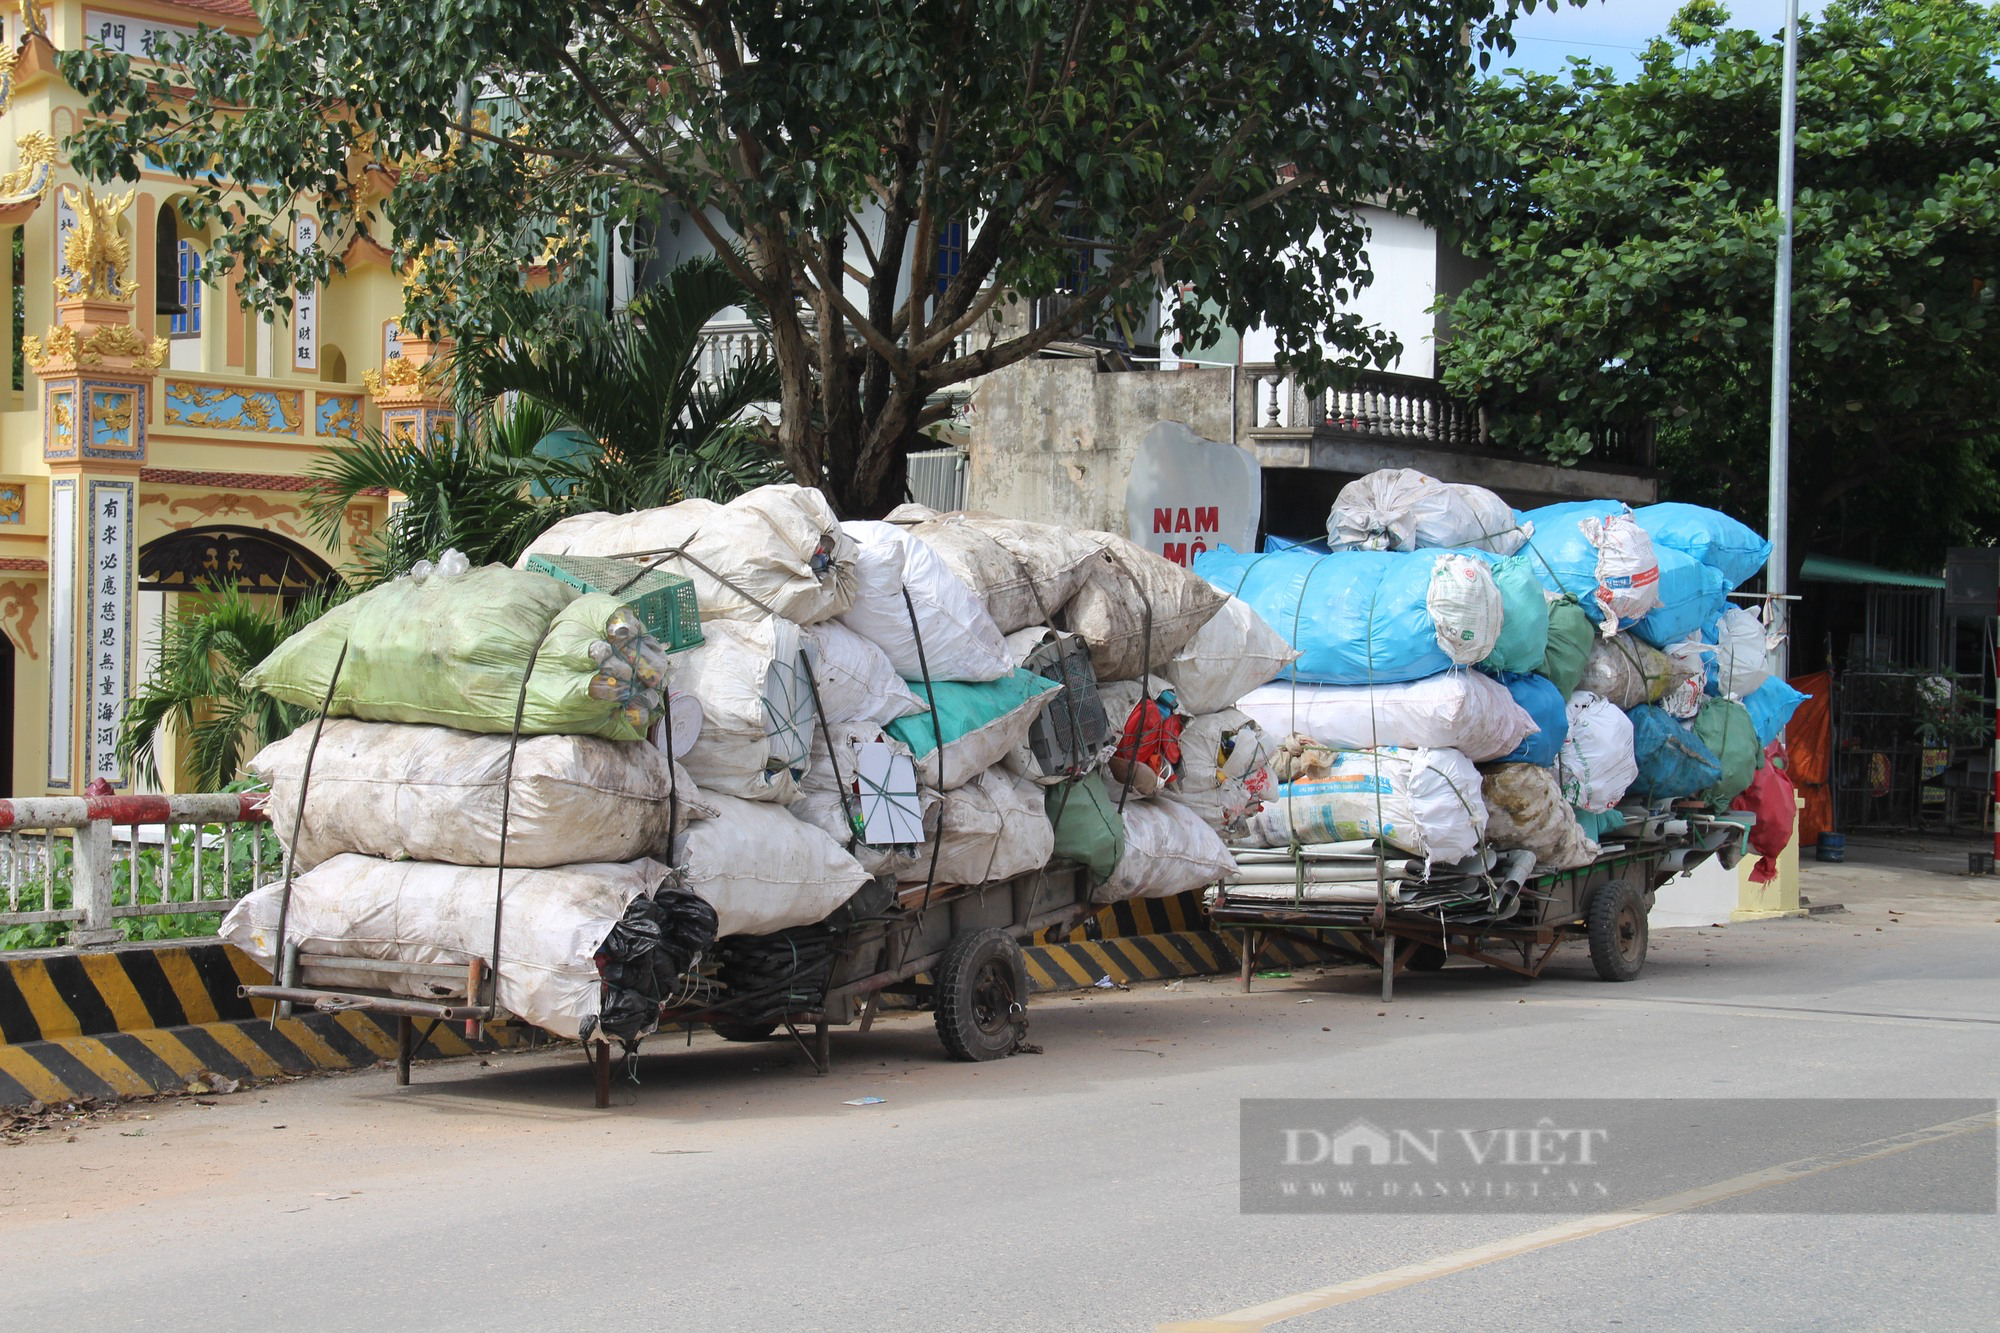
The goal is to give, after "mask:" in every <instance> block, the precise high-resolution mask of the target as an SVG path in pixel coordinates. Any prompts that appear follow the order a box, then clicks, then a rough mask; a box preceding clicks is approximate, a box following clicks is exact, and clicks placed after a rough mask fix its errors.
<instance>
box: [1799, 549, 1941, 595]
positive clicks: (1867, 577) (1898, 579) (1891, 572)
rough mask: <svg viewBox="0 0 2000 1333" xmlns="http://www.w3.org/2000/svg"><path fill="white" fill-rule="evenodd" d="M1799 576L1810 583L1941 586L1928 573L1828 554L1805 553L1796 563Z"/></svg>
mask: <svg viewBox="0 0 2000 1333" xmlns="http://www.w3.org/2000/svg"><path fill="white" fill-rule="evenodd" d="M1799 577H1800V578H1801V579H1809V580H1811V581H1812V582H1814V583H1873V584H1877V585H1880V586H1883V587H1890V588H1937V589H1939V590H1940V591H1942V590H1943V588H1944V580H1943V579H1940V578H1933V577H1931V576H1930V575H1928V574H1905V573H1904V572H1903V571H1902V570H1900V569H1883V568H1882V567H1881V566H1880V565H1864V564H1862V563H1861V562H1860V561H1859V560H1837V559H1835V558H1834V557H1833V556H1830V555H1809V556H1807V557H1806V562H1805V563H1804V564H1803V565H1801V566H1799Z"/></svg>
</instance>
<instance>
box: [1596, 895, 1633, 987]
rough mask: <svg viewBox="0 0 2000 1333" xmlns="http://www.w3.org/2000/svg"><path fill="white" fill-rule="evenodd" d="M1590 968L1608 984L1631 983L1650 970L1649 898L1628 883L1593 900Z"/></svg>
mask: <svg viewBox="0 0 2000 1333" xmlns="http://www.w3.org/2000/svg"><path fill="white" fill-rule="evenodd" d="M1587 920H1588V923H1589V926H1590V964H1591V966H1592V967H1594V968H1596V969H1597V975H1598V976H1599V977H1601V978H1602V979H1604V980H1605V981H1630V980H1632V978H1634V977H1636V976H1638V975H1639V973H1640V972H1642V971H1643V970H1644V969H1645V966H1646V938H1647V928H1646V896H1645V895H1644V894H1642V893H1640V892H1639V890H1638V889H1637V888H1636V887H1635V886H1634V885H1632V884H1630V883H1628V882H1626V881H1625V880H1622V879H1621V880H1617V881H1615V882H1613V883H1610V884H1607V885H1605V886H1604V887H1603V888H1601V889H1599V890H1598V891H1597V895H1596V896H1595V897H1593V898H1592V899H1591V900H1590V915H1589V917H1588V918H1587Z"/></svg>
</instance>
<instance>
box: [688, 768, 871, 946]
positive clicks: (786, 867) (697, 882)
mask: <svg viewBox="0 0 2000 1333" xmlns="http://www.w3.org/2000/svg"><path fill="white" fill-rule="evenodd" d="M715 804H716V807H717V814H716V816H715V818H714V819H704V820H702V821H701V822H700V823H698V824H695V825H694V826H692V827H691V828H689V830H688V831H687V832H686V833H684V834H682V835H681V837H680V839H679V841H678V842H677V843H676V844H675V853H674V860H675V862H676V863H677V864H679V865H680V866H681V867H682V868H683V870H684V871H685V872H686V877H687V881H686V887H687V888H688V889H689V890H690V891H692V892H694V893H698V894H700V895H701V896H702V897H703V898H704V899H706V900H707V902H708V905H709V906H710V907H713V908H714V909H715V915H716V919H717V921H718V922H719V923H720V924H719V925H718V927H717V929H716V933H717V934H718V935H768V934H770V933H771V932H772V931H776V930H785V929H788V928H789V927H792V926H807V925H811V924H812V923H813V922H815V921H823V920H825V919H826V916H827V914H828V913H830V912H832V911H833V909H834V908H836V907H838V906H840V905H841V904H842V903H844V902H846V901H847V900H848V899H849V898H851V897H853V896H854V893H855V891H856V890H857V889H859V888H860V887H861V886H862V885H863V884H866V883H867V882H868V881H869V880H870V879H871V878H873V877H872V876H871V875H869V873H868V872H867V871H866V870H863V869H862V868H861V864H860V862H858V861H856V860H855V859H854V858H853V857H852V856H849V855H848V854H847V852H846V851H845V850H844V849H843V848H842V847H841V845H840V844H839V843H838V842H836V841H834V839H833V838H831V837H830V836H828V835H827V834H826V833H824V832H822V831H821V830H819V829H817V828H814V827H813V826H812V825H811V824H807V823H803V822H801V821H800V820H797V819H794V818H792V815H791V812H790V811H789V810H786V809H784V808H782V807H780V806H775V805H770V804H768V803H766V802H762V801H739V800H737V799H736V798H735V797H732V796H720V797H717V798H715Z"/></svg>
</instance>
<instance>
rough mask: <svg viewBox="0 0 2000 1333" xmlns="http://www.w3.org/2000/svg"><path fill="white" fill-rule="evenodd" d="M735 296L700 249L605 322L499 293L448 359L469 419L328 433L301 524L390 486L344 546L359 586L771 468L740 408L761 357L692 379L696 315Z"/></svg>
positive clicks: (697, 372) (753, 396) (727, 494)
mask: <svg viewBox="0 0 2000 1333" xmlns="http://www.w3.org/2000/svg"><path fill="white" fill-rule="evenodd" d="M744 299H745V298H744V294H743V289H742V286H741V285H740V284H738V283H737V281H736V279H735V278H734V277H733V276H732V275H731V274H730V273H729V271H728V269H727V268H725V267H724V266H723V265H722V264H721V263H719V262H717V261H714V260H703V261H696V262H693V263H689V264H684V265H682V266H680V267H679V268H676V269H674V270H673V271H672V272H670V273H669V274H667V276H666V279H665V281H663V282H662V283H661V284H660V285H659V286H657V287H655V288H652V289H651V290H649V291H647V292H645V293H643V294H642V295H641V296H640V297H639V298H638V299H637V300H635V301H633V302H632V303H631V304H630V305H629V306H627V307H626V308H625V309H624V310H622V311H620V312H619V313H618V314H616V315H614V316H612V317H610V318H606V317H604V316H601V315H597V314H593V313H592V312H590V311H588V310H586V309H582V308H579V307H577V306H576V305H574V304H572V303H569V302H567V301H565V300H563V299H561V297H560V296H559V295H555V296H552V295H549V294H547V293H526V292H517V293H513V294H512V295H510V296H509V297H508V298H507V299H506V300H505V301H503V302H498V303H497V304H496V307H495V309H494V311H493V312H492V313H493V314H494V315H495V316H496V320H495V323H494V324H492V325H490V326H487V327H482V328H478V329H474V330H471V331H470V332H469V334H468V335H467V338H466V340H465V342H464V343H462V344H461V345H460V347H459V350H458V352H457V354H456V355H455V356H454V357H453V365H454V367H455V368H456V371H457V384H456V387H457V389H458V395H459V398H460V400H461V402H462V403H464V404H465V405H466V406H465V407H464V409H463V411H462V413H461V414H462V415H463V416H465V417H466V418H467V419H468V420H469V421H470V422H471V423H472V424H471V426H470V428H468V429H465V430H460V431H458V432H456V433H455V434H453V435H452V436H450V437H448V438H445V439H440V440H434V441H432V442H431V443H430V444H429V445H428V446H427V447H424V448H418V447H415V446H413V445H410V444H407V443H403V442H399V441H397V440H394V439H391V438H389V437H388V436H386V435H384V434H382V433H381V432H380V431H369V432H367V433H366V434H364V435H363V436H361V437H360V438H359V439H356V440H353V441H350V442H346V443H342V444H337V445H335V446H333V447H332V448H331V449H330V450H328V452H327V454H326V456H325V457H323V458H321V459H319V460H318V461H316V462H315V463H314V464H313V465H312V466H311V467H309V468H308V469H307V472H306V475H307V476H308V477H309V478H310V479H311V482H312V485H311V487H310V488H309V489H308V491H307V495H306V501H307V510H308V513H309V515H310V517H311V520H312V524H313V529H314V531H315V532H316V533H317V534H318V535H319V537H320V538H321V539H322V540H324V541H326V542H328V543H329V544H332V545H335V546H337V545H338V544H339V542H340V540H341V535H342V532H343V531H344V529H345V527H346V513H347V508H348V506H349V505H351V504H353V503H354V502H355V501H356V500H358V499H360V498H361V497H363V496H364V495H367V494H370V493H379V492H381V491H383V490H388V491H393V492H395V493H397V494H399V495H401V496H402V497H403V503H402V505H401V506H400V507H399V509H398V510H397V512H396V514H395V515H394V517H393V518H392V519H391V520H390V521H389V522H388V523H387V524H385V525H383V526H382V527H381V528H380V529H378V530H377V531H376V532H375V533H374V534H372V535H371V536H370V537H368V538H367V539H366V540H364V541H363V542H362V544H361V545H360V546H359V547H358V548H357V549H356V550H355V551H354V552H353V561H352V566H353V574H354V578H355V581H356V583H357V584H358V585H359V586H361V587H364V588H365V587H373V586H374V585H375V584H377V583H380V582H383V581H384V580H386V579H392V578H394V577H396V576H397V575H399V574H403V573H406V572H408V570H409V569H410V567H411V566H412V565H414V564H416V562H417V561H419V560H434V559H436V558H437V557H438V556H440V555H442V554H443V553H444V552H445V551H446V550H458V551H460V552H463V553H464V555H465V557H466V558H467V559H468V560H470V561H471V562H472V563H473V565H475V566H478V565H487V564H503V565H507V564H512V563H513V562H514V561H515V560H516V559H518V558H519V556H520V554H521V552H522V551H523V550H525V549H526V548H527V546H528V543H530V542H532V541H533V540H534V539H535V538H536V537H538V536H540V535H541V534H542V533H543V532H544V531H545V530H547V529H548V527H549V526H550V525H551V524H553V523H555V522H557V521H558V520H560V519H563V518H566V517H568V516H570V515H571V514H581V513H589V512H592V511H595V510H603V511H607V512H611V513H628V512H630V511H632V510H635V509H650V508H654V507H656V506H659V505H666V504H672V503H674V502H676V501H678V500H684V499H688V498H690V497H698V498H701V499H711V500H729V499H733V498H734V497H736V496H738V495H741V494H742V493H743V492H744V491H747V490H750V489H751V488H753V487H756V486H761V485H764V484H765V483H767V482H772V481H780V480H783V479H784V469H783V466H782V464H780V463H779V461H778V459H777V457H776V455H775V454H774V453H773V452H772V451H771V449H770V447H769V446H768V444H767V443H766V441H765V436H764V433H763V431H762V429H761V420H760V419H759V418H756V417H755V416H753V415H752V414H751V409H752V408H753V407H754V406H755V405H756V404H758V403H764V402H769V401H770V400H771V399H773V398H775V397H776V396H777V375H776V373H775V371H774V370H773V369H772V366H771V363H770V361H769V359H768V358H757V357H751V358H748V359H746V360H744V361H743V362H741V363H739V364H737V365H734V366H731V367H729V368H728V369H727V370H725V371H724V373H723V374H722V375H721V376H720V377H719V378H717V379H716V380H715V381H714V382H712V383H709V382H704V381H703V379H702V376H701V362H700V351H701V344H700V338H699V336H698V335H699V330H700V329H701V326H702V325H703V324H704V323H706V322H707V321H708V320H710V319H712V318H714V316H715V315H716V314H717V313H718V312H720V311H722V310H724V309H727V308H728V307H730V306H733V305H738V304H741V303H742V302H743V300H744Z"/></svg>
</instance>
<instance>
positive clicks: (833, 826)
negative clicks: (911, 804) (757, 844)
mask: <svg viewBox="0 0 2000 1333" xmlns="http://www.w3.org/2000/svg"><path fill="white" fill-rule="evenodd" d="M923 799H924V806H923V812H924V827H925V828H926V829H927V830H930V831H933V832H934V831H935V830H936V828H937V818H938V799H937V793H936V792H925V793H923ZM859 802H860V797H859V796H858V795H857V794H856V793H854V792H852V791H850V792H849V793H848V796H847V799H846V800H845V801H842V800H841V797H840V793H839V792H837V791H832V790H819V791H807V792H803V793H801V794H800V796H799V799H798V800H796V801H793V802H792V803H791V804H790V805H788V806H786V807H785V813H786V814H788V815H790V816H791V817H792V818H794V819H797V820H801V821H803V822H804V823H807V824H810V825H812V826H813V827H814V828H816V829H818V830H819V831H820V832H822V833H824V834H826V835H827V836H828V837H829V838H832V839H833V840H834V841H835V842H836V843H838V844H840V846H841V847H842V848H844V849H846V851H847V854H848V855H849V856H852V857H853V858H854V859H855V861H856V862H858V863H859V864H860V866H861V868H862V869H863V870H866V871H867V872H868V873H869V874H871V875H895V876H898V877H901V876H904V875H906V874H908V873H909V871H910V870H911V869H912V868H916V867H921V866H922V865H923V864H924V862H925V861H926V860H927V859H928V857H929V853H927V852H924V853H923V854H922V855H919V853H920V851H921V850H922V848H921V844H918V843H909V844H891V845H887V846H873V845H870V844H869V843H865V842H863V841H861V838H860V835H859V834H857V833H856V832H855V829H854V826H853V825H852V824H850V823H849V822H848V820H849V819H850V818H851V817H852V816H853V815H855V814H858V813H859V812H860V809H861V807H860V804H859Z"/></svg>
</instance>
